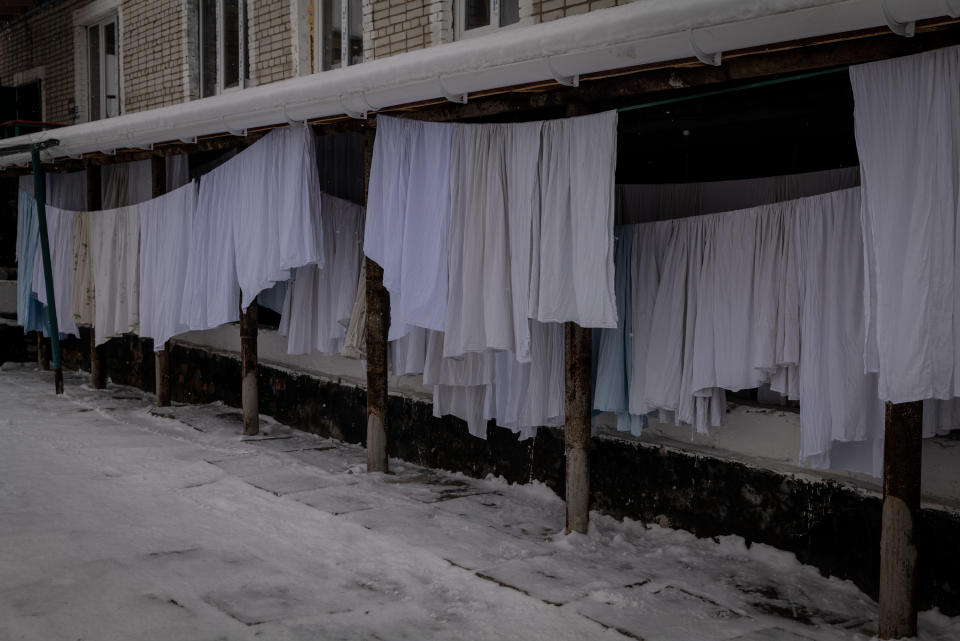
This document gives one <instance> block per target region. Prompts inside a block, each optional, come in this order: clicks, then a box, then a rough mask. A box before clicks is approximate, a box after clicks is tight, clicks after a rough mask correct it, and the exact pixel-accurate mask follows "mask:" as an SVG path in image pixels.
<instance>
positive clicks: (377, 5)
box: [363, 0, 452, 60]
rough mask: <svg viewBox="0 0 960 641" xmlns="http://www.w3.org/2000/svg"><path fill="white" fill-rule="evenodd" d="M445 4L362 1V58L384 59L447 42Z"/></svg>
mask: <svg viewBox="0 0 960 641" xmlns="http://www.w3.org/2000/svg"><path fill="white" fill-rule="evenodd" d="M449 4H450V3H448V2H444V1H443V0H364V2H363V15H364V21H363V28H364V58H365V59H366V60H373V59H376V58H386V57H387V56H392V55H394V54H398V53H403V52H405V51H413V50H415V49H423V48H424V47H428V46H431V45H436V44H440V43H441V42H446V41H448V40H450V39H451V37H450V34H451V33H452V31H451V24H452V22H451V20H450V8H449Z"/></svg>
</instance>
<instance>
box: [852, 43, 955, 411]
mask: <svg viewBox="0 0 960 641" xmlns="http://www.w3.org/2000/svg"><path fill="white" fill-rule="evenodd" d="M850 82H851V85H852V86H853V93H854V98H855V109H854V116H855V122H856V137H857V151H858V153H859V155H860V162H861V168H862V172H863V177H862V181H863V205H862V209H861V217H862V226H863V237H864V242H865V246H866V264H867V268H866V278H867V289H866V292H867V298H866V305H865V311H864V313H865V317H866V325H867V331H868V333H867V338H866V353H865V366H866V368H867V370H868V371H875V372H878V373H879V393H880V397H881V398H882V399H884V400H889V401H892V402H895V403H901V402H907V401H915V400H921V399H933V398H936V399H950V398H953V397H956V396H960V371H958V365H960V260H958V249H960V224H958V215H960V196H958V189H960V128H958V126H957V123H958V122H960V47H951V48H948V49H939V50H935V51H928V52H925V53H921V54H918V55H913V56H906V57H902V58H894V59H890V60H883V61H880V62H874V63H869V64H864V65H856V66H853V67H851V68H850Z"/></svg>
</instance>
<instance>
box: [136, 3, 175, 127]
mask: <svg viewBox="0 0 960 641" xmlns="http://www.w3.org/2000/svg"><path fill="white" fill-rule="evenodd" d="M182 3H183V0H125V1H124V3H123V29H122V31H123V33H122V34H121V36H122V39H123V49H122V50H123V67H122V70H121V72H122V73H123V79H124V98H125V100H124V110H125V111H126V113H131V112H134V111H144V110H147V109H156V108H157V107H163V106H165V105H172V104H176V103H178V102H183V98H184V79H185V76H184V73H183V66H184V55H183V48H184V39H183V38H182V37H181V34H182V30H183V20H184V18H185V12H184V11H183V7H182V6H181V5H182Z"/></svg>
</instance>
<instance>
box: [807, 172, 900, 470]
mask: <svg viewBox="0 0 960 641" xmlns="http://www.w3.org/2000/svg"><path fill="white" fill-rule="evenodd" d="M792 206H793V207H794V209H795V216H796V241H797V264H798V270H797V271H798V274H799V283H800V290H799V291H800V319H801V321H800V345H801V346H802V349H801V351H800V364H799V365H800V381H799V383H800V434H801V445H800V458H801V461H804V460H806V461H807V462H809V463H810V464H811V465H813V467H817V468H834V469H845V470H851V471H856V472H863V473H865V474H871V475H873V476H880V475H881V474H882V473H883V436H884V432H883V428H884V409H883V403H882V402H881V401H880V398H879V396H878V393H877V375H876V374H865V373H864V371H863V341H864V337H865V327H864V315H863V313H862V312H863V309H862V306H863V292H864V276H863V274H864V261H863V239H862V236H861V233H860V220H859V216H858V213H859V210H860V190H859V189H847V190H844V191H838V192H833V193H829V194H823V195H820V196H813V197H810V198H804V199H801V200H798V201H793V203H792Z"/></svg>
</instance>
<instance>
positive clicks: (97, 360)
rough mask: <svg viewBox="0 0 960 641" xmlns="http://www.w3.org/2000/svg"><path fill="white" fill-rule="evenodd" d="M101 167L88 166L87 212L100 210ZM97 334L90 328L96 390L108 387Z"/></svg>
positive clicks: (92, 365)
mask: <svg viewBox="0 0 960 641" xmlns="http://www.w3.org/2000/svg"><path fill="white" fill-rule="evenodd" d="M101 202H102V201H101V199H100V167H99V166H98V165H94V164H90V163H88V164H87V211H97V210H99V209H100V203H101ZM96 340H97V339H96V332H95V331H94V328H93V325H91V326H90V385H92V386H93V388H94V389H104V388H105V387H106V386H107V367H106V362H107V359H106V355H105V351H106V349H105V346H104V345H101V346H99V347H97V344H96Z"/></svg>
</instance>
